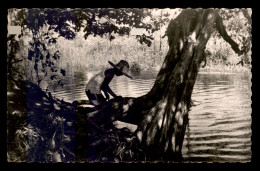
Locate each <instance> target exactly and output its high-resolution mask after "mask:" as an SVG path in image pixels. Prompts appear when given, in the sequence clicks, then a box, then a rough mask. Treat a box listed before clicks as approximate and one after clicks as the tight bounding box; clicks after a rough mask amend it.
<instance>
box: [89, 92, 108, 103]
mask: <svg viewBox="0 0 260 171" xmlns="http://www.w3.org/2000/svg"><path fill="white" fill-rule="evenodd" d="M86 95H87V96H88V99H89V101H90V103H91V104H92V105H94V106H98V105H102V104H103V103H105V102H106V99H105V98H104V96H103V95H102V94H93V93H91V92H90V90H87V91H86Z"/></svg>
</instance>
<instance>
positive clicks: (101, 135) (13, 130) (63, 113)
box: [7, 80, 145, 163]
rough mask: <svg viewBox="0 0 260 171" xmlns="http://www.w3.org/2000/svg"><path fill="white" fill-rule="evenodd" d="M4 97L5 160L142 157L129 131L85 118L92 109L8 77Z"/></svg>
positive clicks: (77, 160) (85, 159) (125, 159)
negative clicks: (6, 100) (5, 97)
mask: <svg viewBox="0 0 260 171" xmlns="http://www.w3.org/2000/svg"><path fill="white" fill-rule="evenodd" d="M7 99H8V104H7V109H8V111H7V137H8V142H7V161H8V162H44V163H45V162H47V163H49V162H101V161H102V162H119V161H135V160H138V161H140V160H144V159H145V157H144V154H143V153H142V150H141V149H139V147H138V146H137V144H136V142H137V139H136V138H134V137H133V136H132V132H131V131H130V130H129V129H127V128H116V127H115V126H113V125H110V126H111V127H110V128H108V127H105V126H104V124H106V123H100V124H98V125H97V124H96V122H93V121H91V119H89V116H88V113H89V112H91V111H92V109H91V108H82V107H77V106H74V105H72V104H71V103H68V102H65V101H63V100H60V99H57V98H55V97H53V96H52V94H51V93H46V92H44V91H42V90H41V88H40V87H38V86H37V85H35V84H33V83H31V82H24V81H19V82H13V81H10V80H8V92H7ZM97 117H99V116H97ZM102 120H103V119H102Z"/></svg>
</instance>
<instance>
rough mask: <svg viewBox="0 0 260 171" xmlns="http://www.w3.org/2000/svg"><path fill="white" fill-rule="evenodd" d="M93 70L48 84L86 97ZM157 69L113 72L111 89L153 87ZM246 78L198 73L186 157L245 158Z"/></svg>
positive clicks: (129, 91)
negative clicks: (136, 73) (135, 73)
mask: <svg viewBox="0 0 260 171" xmlns="http://www.w3.org/2000/svg"><path fill="white" fill-rule="evenodd" d="M94 74H95V72H86V73H83V72H75V73H74V74H73V75H70V76H66V77H65V78H64V80H63V82H64V87H63V88H61V87H59V86H57V87H54V85H50V87H49V88H50V90H51V91H52V92H53V95H54V96H55V97H57V98H60V99H63V100H65V101H68V102H72V101H74V100H87V96H86V94H85V85H86V83H87V82H88V80H89V79H90V78H91V77H92V76H93V75H94ZM155 77H156V73H154V72H144V73H142V74H141V75H139V76H135V77H134V79H133V80H131V79H128V78H127V77H116V76H115V77H114V79H113V80H112V82H111V83H110V87H111V89H112V90H113V91H114V92H115V93H116V94H117V95H121V96H123V97H138V96H141V95H144V94H146V93H147V92H148V91H149V90H150V89H151V88H152V86H153V83H154V81H155ZM251 95H252V94H251V78H250V77H249V76H245V75H239V74H220V73H199V74H198V77H197V80H196V83H195V86H194V89H193V94H192V100H193V101H194V105H195V106H193V107H192V108H191V111H190V112H189V123H188V126H187V128H186V134H185V139H184V143H183V149H182V154H183V157H184V160H185V161H186V162H191V161H196V162H200V161H202V162H203V161H207V162H250V160H251V112H252V110H251Z"/></svg>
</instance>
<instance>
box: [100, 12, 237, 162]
mask: <svg viewBox="0 0 260 171" xmlns="http://www.w3.org/2000/svg"><path fill="white" fill-rule="evenodd" d="M215 29H217V31H218V32H219V33H220V35H221V36H222V37H223V38H224V40H226V41H227V42H228V43H229V44H230V45H231V47H232V49H233V50H234V51H235V52H236V53H240V52H241V51H240V50H239V48H238V44H237V43H235V42H234V41H233V40H232V39H231V38H230V36H229V35H228V34H227V32H226V31H225V27H224V25H223V22H222V19H221V17H220V16H219V14H218V13H217V12H216V11H215V10H214V9H186V10H183V11H182V12H181V13H180V14H179V16H178V17H176V18H175V19H174V20H171V21H170V24H169V26H168V29H167V36H168V43H169V51H168V53H167V55H166V57H165V60H164V62H163V65H162V67H161V69H160V71H159V73H158V75H157V78H156V81H155V83H154V86H153V87H152V89H151V91H150V92H148V93H147V94H146V95H144V96H141V97H139V98H124V100H123V102H119V101H116V100H112V101H110V102H109V106H110V107H109V109H108V108H106V109H102V110H103V113H112V114H113V116H110V118H112V120H121V121H126V122H129V123H133V124H137V125H138V129H137V131H136V136H137V138H138V140H139V142H140V144H141V146H142V147H143V149H144V150H145V151H146V153H147V159H148V160H162V159H163V160H175V161H176V160H179V159H181V149H182V144H183V139H184V134H185V130H186V125H187V121H188V110H189V104H190V101H191V94H192V90H193V87H194V84H195V81H196V77H197V74H198V71H199V67H200V64H201V62H202V61H204V58H205V57H204V55H203V52H204V50H205V47H206V44H207V42H208V40H209V38H210V36H211V34H212V33H213V32H214V30H215ZM104 110H107V111H108V112H104Z"/></svg>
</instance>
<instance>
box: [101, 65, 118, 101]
mask: <svg viewBox="0 0 260 171" xmlns="http://www.w3.org/2000/svg"><path fill="white" fill-rule="evenodd" d="M104 74H105V79H104V81H103V83H102V85H101V90H102V91H103V92H104V94H105V96H106V99H107V100H109V94H111V95H112V96H113V97H114V98H115V97H117V95H116V94H115V93H114V92H113V91H112V90H111V88H110V87H109V83H110V82H111V80H112V79H113V77H114V71H113V70H111V69H108V70H106V71H105V73H104ZM108 93H109V94H108Z"/></svg>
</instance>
